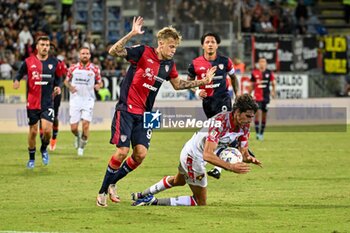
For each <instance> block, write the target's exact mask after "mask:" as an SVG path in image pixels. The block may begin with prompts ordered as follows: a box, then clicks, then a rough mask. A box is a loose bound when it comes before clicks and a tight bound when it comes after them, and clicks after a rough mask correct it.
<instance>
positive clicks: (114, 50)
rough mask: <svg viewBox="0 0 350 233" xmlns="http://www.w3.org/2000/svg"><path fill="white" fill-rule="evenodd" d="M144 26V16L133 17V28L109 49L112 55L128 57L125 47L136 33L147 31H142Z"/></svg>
mask: <svg viewBox="0 0 350 233" xmlns="http://www.w3.org/2000/svg"><path fill="white" fill-rule="evenodd" d="M142 26H143V18H142V17H141V16H138V17H137V18H136V17H134V19H133V24H132V29H131V31H130V32H129V33H128V34H126V36H124V37H123V38H121V39H120V40H118V41H117V42H116V43H115V44H114V45H113V46H112V47H111V48H110V49H109V51H108V52H109V54H110V55H112V56H117V57H126V55H127V52H126V49H125V44H126V43H127V42H128V41H129V40H130V39H131V38H132V37H134V36H136V35H141V34H143V33H144V32H145V31H142Z"/></svg>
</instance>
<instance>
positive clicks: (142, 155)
mask: <svg viewBox="0 0 350 233" xmlns="http://www.w3.org/2000/svg"><path fill="white" fill-rule="evenodd" d="M132 158H133V159H134V160H135V161H136V162H138V163H142V161H143V160H144V159H145V158H146V153H135V152H133V153H132Z"/></svg>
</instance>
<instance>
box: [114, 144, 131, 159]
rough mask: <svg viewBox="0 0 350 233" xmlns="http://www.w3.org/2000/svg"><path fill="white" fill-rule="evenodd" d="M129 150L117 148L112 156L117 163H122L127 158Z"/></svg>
mask: <svg viewBox="0 0 350 233" xmlns="http://www.w3.org/2000/svg"><path fill="white" fill-rule="evenodd" d="M128 153H129V148H126V147H125V148H118V149H117V151H116V153H115V154H114V155H113V156H115V157H116V159H118V160H119V161H124V159H126V157H127V156H128Z"/></svg>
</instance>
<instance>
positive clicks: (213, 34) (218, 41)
mask: <svg viewBox="0 0 350 233" xmlns="http://www.w3.org/2000/svg"><path fill="white" fill-rule="evenodd" d="M207 36H212V37H214V38H215V40H216V43H217V44H220V42H221V39H220V36H219V35H218V34H216V33H214V32H208V33H205V34H204V35H203V36H202V37H201V45H203V43H204V40H205V38H206V37H207Z"/></svg>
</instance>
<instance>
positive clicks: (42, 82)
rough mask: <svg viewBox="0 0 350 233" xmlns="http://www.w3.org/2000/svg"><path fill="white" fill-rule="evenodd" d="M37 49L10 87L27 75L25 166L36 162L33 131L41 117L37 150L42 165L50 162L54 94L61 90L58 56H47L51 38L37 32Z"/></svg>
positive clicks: (34, 131)
mask: <svg viewBox="0 0 350 233" xmlns="http://www.w3.org/2000/svg"><path fill="white" fill-rule="evenodd" d="M36 50H37V53H36V54H33V55H31V56H30V57H28V58H27V59H25V61H24V62H23V63H22V65H21V67H20V69H19V71H18V73H17V74H16V76H15V78H14V82H13V88H14V89H18V88H19V87H20V80H21V79H22V78H23V76H24V75H27V116H28V124H29V135H28V144H29V146H28V152H29V161H28V163H27V168H29V169H33V168H34V166H35V151H36V140H35V138H36V135H37V134H38V125H39V121H41V124H42V128H43V137H42V140H41V143H42V144H41V147H40V152H41V155H42V162H43V164H44V165H47V164H48V163H49V154H48V152H47V146H48V145H49V143H50V138H51V131H52V122H53V120H54V117H55V116H54V115H55V113H54V110H53V96H54V95H57V94H60V93H61V88H60V86H61V77H59V74H58V73H59V72H58V69H57V68H58V64H59V62H58V60H57V59H56V58H54V57H51V56H50V57H49V50H50V39H49V37H47V36H40V37H39V38H38V39H37V40H36Z"/></svg>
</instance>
